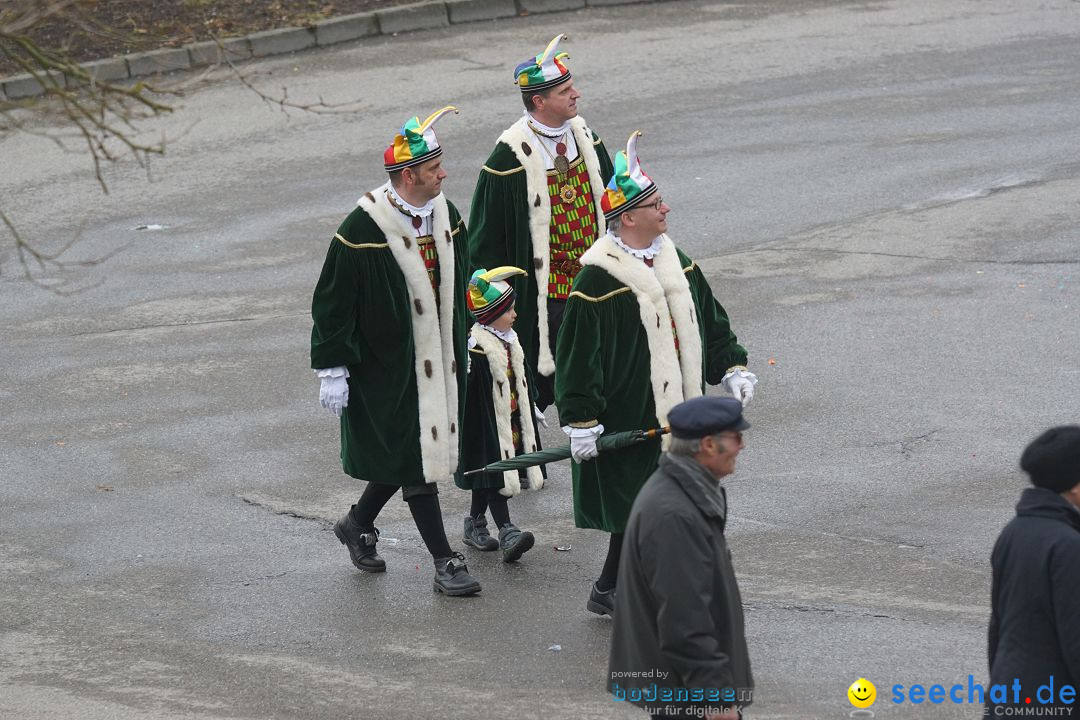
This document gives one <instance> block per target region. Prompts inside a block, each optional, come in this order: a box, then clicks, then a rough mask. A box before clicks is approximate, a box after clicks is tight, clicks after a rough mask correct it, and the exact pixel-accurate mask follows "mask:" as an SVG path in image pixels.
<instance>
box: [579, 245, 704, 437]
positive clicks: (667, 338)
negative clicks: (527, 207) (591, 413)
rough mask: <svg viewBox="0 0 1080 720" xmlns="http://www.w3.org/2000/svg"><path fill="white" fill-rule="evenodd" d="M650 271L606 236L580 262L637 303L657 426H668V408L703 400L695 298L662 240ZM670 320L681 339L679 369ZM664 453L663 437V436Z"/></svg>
mask: <svg viewBox="0 0 1080 720" xmlns="http://www.w3.org/2000/svg"><path fill="white" fill-rule="evenodd" d="M660 237H661V238H662V239H663V245H662V247H661V248H660V251H659V252H658V253H657V254H656V256H655V257H654V258H653V267H652V268H651V269H650V268H649V266H648V265H646V264H645V263H644V262H643V261H642V260H640V259H639V258H635V257H634V256H632V255H630V254H629V253H627V252H625V251H624V250H622V249H621V248H620V247H619V246H618V245H617V244H616V243H615V240H614V239H613V238H612V237H611V236H610V235H604V236H603V237H601V238H599V239H598V240H597V241H596V242H595V243H594V244H593V246H592V247H591V248H589V250H588V251H586V253H585V254H584V255H583V256H582V257H581V264H582V265H595V266H597V267H599V268H601V269H602V270H605V271H606V272H607V273H608V274H610V275H611V276H612V277H613V278H615V279H616V280H618V281H619V282H621V283H623V284H624V285H626V286H627V287H628V288H630V291H631V292H633V293H634V297H635V298H637V301H638V310H639V312H640V314H641V325H642V327H644V328H645V337H646V339H647V340H648V345H649V371H650V375H651V380H652V390H653V402H654V404H655V405H656V420H657V422H659V423H660V425H667V416H668V413H669V412H670V411H671V408H673V407H675V406H676V405H677V404H679V403H680V402H682V401H683V400H689V399H690V398H693V397H697V396H698V395H701V377H702V368H701V364H702V361H701V357H702V356H701V333H700V331H699V329H698V323H697V318H696V314H697V311H696V308H695V306H694V297H693V295H691V293H690V282H689V281H688V280H687V279H686V273H685V272H684V271H683V267H682V263H680V262H679V253H678V252H677V251H676V250H675V244H674V243H672V242H671V240H670V239H669V238H668V237H667V236H666V235H661V236H660ZM673 320H674V324H675V332H677V333H678V335H679V351H678V358H679V363H678V365H676V364H675V362H674V360H673V358H675V357H676V351H675V335H674V334H673V333H672V331H671V326H672V321H673ZM664 439H665V442H664V447H665V449H666V447H667V442H666V440H667V436H666V435H665V436H664Z"/></svg>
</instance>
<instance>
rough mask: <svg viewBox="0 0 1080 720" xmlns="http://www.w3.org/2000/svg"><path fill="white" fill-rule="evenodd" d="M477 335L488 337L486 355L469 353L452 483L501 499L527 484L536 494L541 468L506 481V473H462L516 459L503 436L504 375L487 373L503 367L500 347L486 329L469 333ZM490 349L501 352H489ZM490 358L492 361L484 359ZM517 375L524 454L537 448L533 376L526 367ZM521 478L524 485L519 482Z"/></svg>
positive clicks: (506, 414) (506, 419)
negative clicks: (497, 492) (493, 492)
mask: <svg viewBox="0 0 1080 720" xmlns="http://www.w3.org/2000/svg"><path fill="white" fill-rule="evenodd" d="M480 333H487V335H488V336H489V342H488V343H487V350H488V352H485V348H484V346H482V345H480V344H477V345H476V346H475V347H471V348H469V360H470V363H469V379H468V384H467V390H466V393H465V417H464V419H463V420H462V440H461V463H460V465H459V467H458V472H457V473H456V474H455V475H454V483H455V484H456V485H457V486H458V487H459V488H461V489H463V490H476V489H480V488H501V489H502V490H503V493H502V494H503V495H506V496H507V497H513V496H515V495H519V494H520V493H521V490H522V489H523V488H522V485H523V484H524V485H527V486H528V489H529V490H539V489H540V488H542V487H543V486H544V481H545V480H546V478H547V468H546V467H545V466H543V465H540V466H534V467H532V468H528V469H525V468H522V469H521V470H518V471H516V472H512V473H511V475H510V476H507V473H500V472H493V473H484V474H482V475H471V476H469V477H465V471H466V470H473V469H475V468H481V467H484V466H485V465H488V464H490V463H493V462H498V461H499V460H504V459H506V458H507V457H509V456H513V455H515V454H516V453H515V450H514V448H513V447H512V442H513V439H512V437H506V433H507V432H509V430H510V421H511V412H510V400H509V396H508V395H504V393H503V390H504V388H505V380H504V378H506V372H505V371H503V370H501V369H500V371H498V372H496V373H494V375H493V373H492V368H491V363H492V362H497V363H499V365H500V366H501V367H505V366H506V360H505V351H504V348H505V346H504V345H502V341H501V340H499V339H498V338H496V337H495V336H494V335H491V333H489V332H488V331H487V330H484V329H483V328H482V327H480V326H478V325H477V326H473V329H472V331H471V334H472V335H474V336H475V335H477V334H480ZM519 347H520V344H519ZM493 350H499V351H500V352H499V353H493V352H491V351H493ZM489 353H490V354H492V355H495V357H494V358H493V359H492V358H489ZM519 370H520V371H521V374H522V375H523V376H524V378H525V382H524V383H522V382H521V381H520V379H519V378H515V383H516V384H517V386H518V387H517V390H518V412H519V413H522V415H521V434H522V438H523V442H522V445H523V446H524V452H535V451H537V450H540V449H541V448H542V446H541V444H540V433H539V432H538V428H537V427H536V424H535V419H534V418H533V404H534V403H535V402H536V397H535V393H534V384H533V383H534V376H533V373H532V370H531V369H530V368H529V367H528V364H527V363H522V364H521V366H519V367H517V368H515V374H517V372H518V371H519ZM500 382H503V383H504V385H503V388H499V387H498V385H497V383H500ZM524 413H528V415H524ZM530 436H531V439H530ZM526 478H528V482H527V483H523V481H524V480H525V479H526Z"/></svg>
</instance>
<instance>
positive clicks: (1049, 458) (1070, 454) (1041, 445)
mask: <svg viewBox="0 0 1080 720" xmlns="http://www.w3.org/2000/svg"><path fill="white" fill-rule="evenodd" d="M1020 468H1021V469H1022V470H1023V471H1024V472H1026V473H1027V474H1028V475H1029V476H1030V477H1031V484H1032V485H1034V486H1035V487H1041V488H1046V489H1047V490H1053V491H1054V492H1056V493H1063V492H1065V491H1067V490H1071V489H1072V488H1073V487H1075V486H1076V485H1077V484H1078V483H1080V425H1061V426H1059V427H1055V428H1050V429H1049V430H1047V431H1046V432H1044V433H1043V434H1042V435H1040V436H1039V437H1037V438H1035V439H1034V440H1033V441H1032V443H1031V444H1030V445H1028V446H1027V448H1025V449H1024V454H1023V455H1021V456H1020Z"/></svg>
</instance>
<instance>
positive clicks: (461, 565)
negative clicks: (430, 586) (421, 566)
mask: <svg viewBox="0 0 1080 720" xmlns="http://www.w3.org/2000/svg"><path fill="white" fill-rule="evenodd" d="M434 587H435V592H441V593H443V594H444V595H451V596H456V595H472V594H474V593H478V592H480V583H479V582H478V581H477V580H476V578H474V577H473V576H472V575H470V574H469V568H467V567H466V566H465V556H464V555H462V554H461V553H459V552H456V553H454V554H453V555H451V556H450V557H444V558H435V584H434Z"/></svg>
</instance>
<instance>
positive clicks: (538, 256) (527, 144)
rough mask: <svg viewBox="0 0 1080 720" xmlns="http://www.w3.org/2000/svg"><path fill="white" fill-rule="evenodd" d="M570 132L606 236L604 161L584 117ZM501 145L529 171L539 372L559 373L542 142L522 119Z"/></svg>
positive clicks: (502, 138)
mask: <svg viewBox="0 0 1080 720" xmlns="http://www.w3.org/2000/svg"><path fill="white" fill-rule="evenodd" d="M569 124H570V131H571V132H572V133H573V134H574V142H576V143H577V147H578V152H579V153H581V157H582V158H583V159H584V160H585V167H586V169H587V170H588V172H589V186H590V188H591V189H592V194H593V204H594V206H595V207H596V232H597V235H598V236H599V235H603V234H604V233H605V232H606V231H607V224H606V223H605V222H604V212H603V210H601V209H600V198H601V197H602V196H603V193H604V181H603V178H601V177H600V161H599V159H598V158H597V155H596V146H595V145H593V142H594V138H593V134H592V131H591V130H589V128H588V127H587V126H586V125H585V120H583V119H582V118H580V117H576V118H571V119H570V121H569ZM499 142H502V143H505V144H506V145H507V147H509V148H510V150H511V152H513V153H514V157H516V158H517V160H518V162H519V163H521V167H523V168H525V191H526V197H527V199H528V203H529V234H530V236H531V238H532V257H533V276H534V277H535V278H536V289H537V298H536V326H537V328H538V329H539V331H540V347H539V351H540V355H539V360H538V361H537V368H536V369H537V370H538V371H539V372H540V373H541V374H542V375H551V374H552V373H554V372H555V358H554V357H552V355H551V346H550V344H549V342H548V323H547V291H548V271H549V268H550V264H551V247H550V242H549V235H550V229H551V198H550V197H549V196H548V187H547V170H546V167H545V165H544V158H543V157H542V156H543V151H542V150H540V149H539V148H537V147H536V143H537V142H539V141H538V140H537V138H536V135H535V134H534V133H533V131H532V130H531V129H530V128H529V126H528V124H527V122H526V118H524V117H522V118H520V119H519V120H518V121H517V122H515V123H514V124H513V125H511V126H510V127H509V128H507V129H506V130H505V131H504V132H503V134H502V135H500V136H499Z"/></svg>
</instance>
